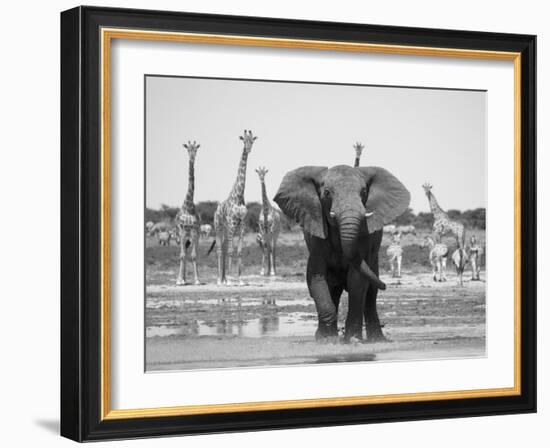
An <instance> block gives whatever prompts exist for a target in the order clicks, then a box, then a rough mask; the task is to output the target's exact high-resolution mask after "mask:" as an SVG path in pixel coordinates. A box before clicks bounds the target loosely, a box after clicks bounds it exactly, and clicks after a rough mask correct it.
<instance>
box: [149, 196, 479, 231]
mask: <svg viewBox="0 0 550 448" xmlns="http://www.w3.org/2000/svg"><path fill="white" fill-rule="evenodd" d="M196 207H197V213H198V214H199V216H200V218H201V222H202V223H203V224H214V213H216V208H217V207H218V202H217V201H203V202H199V203H198V204H196ZM246 207H247V209H248V213H247V214H246V217H245V223H246V226H247V228H248V229H250V230H251V231H253V232H257V231H258V217H259V214H260V210H261V208H262V204H260V203H259V202H248V203H247V204H246ZM177 213H178V207H170V206H168V205H165V204H163V205H161V208H160V209H158V210H155V209H152V208H146V209H145V221H146V222H147V221H152V222H159V221H167V222H172V221H173V220H174V218H175V217H176V214H177ZM447 213H448V215H449V218H451V219H453V220H455V221H459V222H462V223H463V224H464V225H465V226H466V227H468V228H472V229H483V230H484V229H485V209H484V208H476V209H474V210H464V211H460V210H453V209H451V210H449V211H448V212H447ZM395 224H396V225H400V226H401V225H403V226H405V225H410V224H412V225H414V226H415V227H416V228H417V229H429V228H431V226H432V225H433V216H432V214H431V213H425V212H419V213H418V214H415V213H414V212H413V211H412V210H411V209H410V208H408V209H407V210H406V211H405V212H404V213H403V214H402V215H401V216H399V217H398V218H397V219H396V220H395ZM281 225H282V230H283V231H289V230H292V229H294V228H296V225H295V224H294V223H293V222H291V221H290V220H289V219H288V218H287V217H286V216H285V215H284V214H282V213H281Z"/></svg>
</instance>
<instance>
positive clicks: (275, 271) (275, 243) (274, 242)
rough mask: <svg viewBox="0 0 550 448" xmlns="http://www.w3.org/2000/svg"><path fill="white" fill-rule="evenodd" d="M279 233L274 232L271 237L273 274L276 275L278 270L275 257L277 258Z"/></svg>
mask: <svg viewBox="0 0 550 448" xmlns="http://www.w3.org/2000/svg"><path fill="white" fill-rule="evenodd" d="M277 236H278V235H277V234H276V233H274V234H273V236H272V238H271V273H270V274H271V276H272V277H275V276H276V275H277V270H276V268H275V258H276V255H277V254H276V251H275V247H276V246H277Z"/></svg>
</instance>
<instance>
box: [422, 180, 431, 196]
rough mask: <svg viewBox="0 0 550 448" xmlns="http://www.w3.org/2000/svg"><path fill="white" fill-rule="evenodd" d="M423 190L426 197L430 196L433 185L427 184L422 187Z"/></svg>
mask: <svg viewBox="0 0 550 448" xmlns="http://www.w3.org/2000/svg"><path fill="white" fill-rule="evenodd" d="M422 188H424V193H426V196H430V194H431V192H432V184H430V183H429V182H425V183H424V185H422Z"/></svg>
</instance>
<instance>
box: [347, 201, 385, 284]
mask: <svg viewBox="0 0 550 448" xmlns="http://www.w3.org/2000/svg"><path fill="white" fill-rule="evenodd" d="M362 219H364V212H363V213H358V214H355V215H353V214H346V215H341V216H340V219H339V229H340V243H341V245H342V253H343V255H344V257H345V258H346V260H348V261H349V262H350V263H351V265H352V266H353V267H354V268H355V269H357V270H358V271H359V272H360V273H361V274H362V275H363V276H365V277H366V278H367V279H369V281H371V282H372V283H373V284H374V285H375V286H376V287H377V288H379V289H382V290H384V289H386V285H385V283H384V282H382V281H381V280H380V279H379V278H378V276H377V275H376V274H375V273H374V272H373V271H372V269H371V268H370V267H369V266H368V265H367V263H366V262H365V260H362V259H361V257H360V255H359V251H358V235H359V230H360V227H361V221H362Z"/></svg>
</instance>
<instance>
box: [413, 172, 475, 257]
mask: <svg viewBox="0 0 550 448" xmlns="http://www.w3.org/2000/svg"><path fill="white" fill-rule="evenodd" d="M422 187H423V188H424V192H425V193H426V196H427V197H428V201H429V202H430V209H431V211H432V214H433V215H434V225H433V230H434V233H435V235H436V237H437V240H438V241H439V242H441V237H442V236H443V235H445V234H446V233H449V232H450V233H452V234H453V235H454V236H455V237H456V241H457V243H458V247H459V248H460V249H464V237H465V234H464V225H463V224H462V223H460V222H458V221H453V220H451V219H449V215H447V213H446V212H445V211H444V210H443V209H442V208H441V207H440V205H439V204H438V203H437V199H436V198H435V196H434V194H433V193H432V185H430V184H429V183H425V184H424V185H422Z"/></svg>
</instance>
